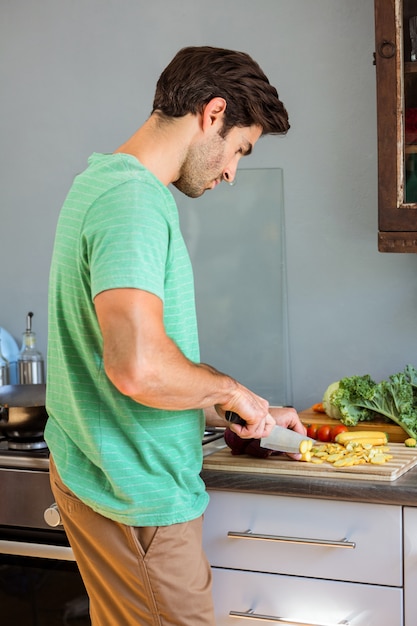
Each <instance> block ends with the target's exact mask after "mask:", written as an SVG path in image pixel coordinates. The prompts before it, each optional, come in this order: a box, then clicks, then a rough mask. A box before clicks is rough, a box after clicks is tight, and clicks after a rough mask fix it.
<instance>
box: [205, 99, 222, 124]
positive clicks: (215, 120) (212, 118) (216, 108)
mask: <svg viewBox="0 0 417 626" xmlns="http://www.w3.org/2000/svg"><path fill="white" fill-rule="evenodd" d="M225 110H226V100H225V99H224V98H220V97H216V98H212V99H211V100H210V102H207V104H206V105H205V107H204V109H203V113H202V121H203V129H204V130H205V129H209V128H210V127H211V126H213V125H215V124H219V125H220V126H223V116H224V112H225Z"/></svg>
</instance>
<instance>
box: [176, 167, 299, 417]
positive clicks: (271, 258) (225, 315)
mask: <svg viewBox="0 0 417 626" xmlns="http://www.w3.org/2000/svg"><path fill="white" fill-rule="evenodd" d="M236 181H237V182H236V185H235V186H233V187H232V186H230V185H227V184H225V183H222V184H221V185H219V186H218V187H216V189H215V190H214V191H207V192H206V193H205V194H204V195H203V196H201V197H200V198H197V199H190V198H187V197H186V196H184V195H183V194H180V193H179V192H178V191H177V190H176V189H173V190H172V191H173V193H174V195H175V198H176V201H177V204H178V207H179V213H180V220H181V227H182V231H183V234H184V238H185V241H186V243H187V246H188V249H189V252H190V256H191V260H192V263H193V267H194V275H195V291H196V305H197V315H198V324H199V331H200V347H201V360H202V361H203V362H206V363H209V364H210V365H213V366H214V367H216V368H217V369H219V370H220V371H223V372H225V373H227V374H229V375H231V376H233V377H235V378H236V379H237V380H239V381H240V382H241V383H242V384H244V385H246V386H247V387H249V388H250V389H252V390H253V391H255V392H256V393H258V394H259V395H261V396H263V397H265V398H267V400H268V401H269V402H270V404H275V405H276V404H278V405H280V404H282V405H289V404H292V393H291V384H290V367H289V349H288V328H287V284H286V259H285V231H284V203H283V182H282V170H281V169H247V170H244V169H239V170H238V173H237V177H236Z"/></svg>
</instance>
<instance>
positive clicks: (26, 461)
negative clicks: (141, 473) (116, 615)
mask: <svg viewBox="0 0 417 626" xmlns="http://www.w3.org/2000/svg"><path fill="white" fill-rule="evenodd" d="M223 433H224V429H222V428H212V429H208V430H206V432H205V433H204V437H203V441H202V443H203V453H204V455H207V454H210V453H212V452H214V451H216V450H217V449H219V448H220V447H223V446H224V445H225V444H224V438H223ZM0 621H1V623H4V624H18V625H19V626H59V625H67V626H87V625H90V624H91V622H90V619H89V611H88V597H87V594H86V591H85V588H84V585H83V583H82V580H81V576H80V574H79V571H78V568H77V564H76V563H75V560H74V556H73V553H72V550H71V548H70V546H69V543H68V540H67V537H66V534H65V531H64V529H63V527H62V525H61V522H60V517H59V511H58V510H57V508H56V506H55V503H54V498H53V495H52V491H51V488H50V484H49V451H48V449H47V447H46V444H45V442H44V441H43V438H38V439H37V440H25V439H23V438H20V439H19V440H18V441H11V440H10V439H9V440H8V439H7V438H3V439H0Z"/></svg>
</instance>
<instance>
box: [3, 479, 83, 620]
mask: <svg viewBox="0 0 417 626" xmlns="http://www.w3.org/2000/svg"><path fill="white" fill-rule="evenodd" d="M52 504H53V495H52V492H51V490H50V485H49V472H47V471H36V470H21V469H11V468H1V469H0V623H1V624H17V625H18V626H58V625H59V626H62V625H66V626H72V625H73V626H90V625H91V621H90V618H89V607H88V597H87V593H86V591H85V588H84V585H83V582H82V580H81V576H80V573H79V571H78V567H77V564H76V563H75V561H74V556H73V553H72V550H71V548H70V547H69V544H68V539H67V537H66V534H65V532H64V530H63V527H62V526H57V527H55V528H51V527H50V526H48V524H47V523H46V522H45V519H44V513H45V511H46V510H47V509H48V508H49V507H51V505H52Z"/></svg>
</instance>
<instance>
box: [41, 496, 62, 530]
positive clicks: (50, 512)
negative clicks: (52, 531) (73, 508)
mask: <svg viewBox="0 0 417 626" xmlns="http://www.w3.org/2000/svg"><path fill="white" fill-rule="evenodd" d="M43 518H44V520H45V522H46V523H47V524H48V526H52V527H55V526H60V525H61V524H62V521H61V515H60V513H59V509H58V507H57V505H56V504H55V502H54V504H51V506H50V507H48V508H47V509H46V511H45V513H44V514H43Z"/></svg>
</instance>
